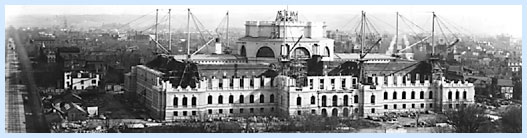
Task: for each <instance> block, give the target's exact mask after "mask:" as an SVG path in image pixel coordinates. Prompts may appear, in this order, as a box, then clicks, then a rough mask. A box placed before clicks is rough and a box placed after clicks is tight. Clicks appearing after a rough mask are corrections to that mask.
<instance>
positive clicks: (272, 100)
mask: <svg viewBox="0 0 527 138" xmlns="http://www.w3.org/2000/svg"><path fill="white" fill-rule="evenodd" d="M269 102H270V103H274V94H271V96H269Z"/></svg>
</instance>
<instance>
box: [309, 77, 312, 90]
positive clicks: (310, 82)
mask: <svg viewBox="0 0 527 138" xmlns="http://www.w3.org/2000/svg"><path fill="white" fill-rule="evenodd" d="M309 89H313V79H309Z"/></svg>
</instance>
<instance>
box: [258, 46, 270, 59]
mask: <svg viewBox="0 0 527 138" xmlns="http://www.w3.org/2000/svg"><path fill="white" fill-rule="evenodd" d="M256 57H267V58H273V57H274V52H273V49H271V48H269V47H267V46H263V47H261V48H260V49H258V51H257V52H256Z"/></svg>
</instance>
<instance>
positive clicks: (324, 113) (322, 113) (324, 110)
mask: <svg viewBox="0 0 527 138" xmlns="http://www.w3.org/2000/svg"><path fill="white" fill-rule="evenodd" d="M321 115H322V116H323V117H327V116H328V111H326V109H322V112H321Z"/></svg>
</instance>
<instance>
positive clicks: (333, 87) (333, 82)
mask: <svg viewBox="0 0 527 138" xmlns="http://www.w3.org/2000/svg"><path fill="white" fill-rule="evenodd" d="M330 85H331V89H335V79H331V80H330Z"/></svg>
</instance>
